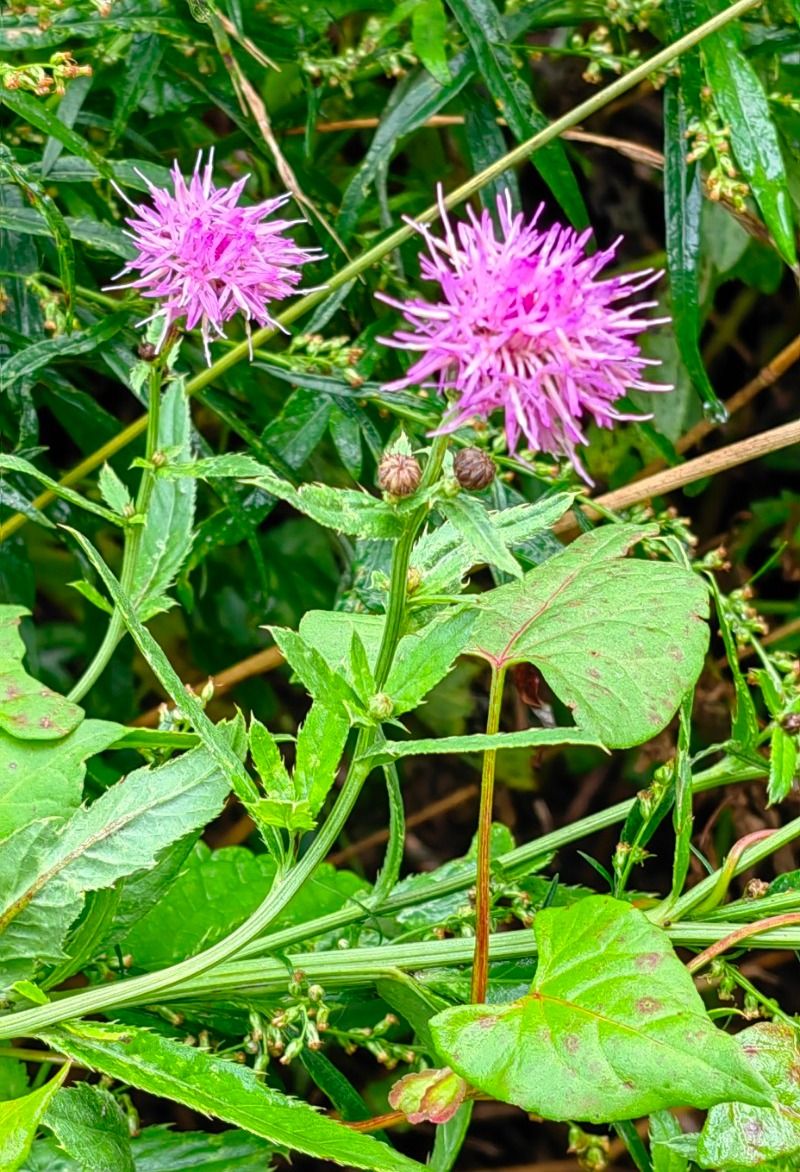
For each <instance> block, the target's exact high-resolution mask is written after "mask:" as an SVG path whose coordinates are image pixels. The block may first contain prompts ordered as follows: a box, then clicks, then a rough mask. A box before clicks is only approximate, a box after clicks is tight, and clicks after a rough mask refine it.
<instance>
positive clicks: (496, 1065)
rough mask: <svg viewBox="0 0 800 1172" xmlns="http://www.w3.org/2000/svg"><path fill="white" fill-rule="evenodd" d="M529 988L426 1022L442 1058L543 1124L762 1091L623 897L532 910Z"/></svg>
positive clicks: (661, 937) (760, 1095) (761, 1099)
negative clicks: (533, 964)
mask: <svg viewBox="0 0 800 1172" xmlns="http://www.w3.org/2000/svg"><path fill="white" fill-rule="evenodd" d="M534 930H535V933H536V943H537V946H538V952H539V964H538V968H537V970H536V978H535V980H534V982H533V985H532V986H531V989H530V992H529V993H528V994H527V995H526V996H525V997H523V998H522V999H521V1000H520V1001H516V1002H514V1003H513V1004H511V1005H507V1006H494V1005H493V1006H487V1005H464V1006H458V1007H456V1008H453V1009H446V1010H445V1011H444V1012H443V1013H440V1014H438V1015H437V1016H436V1017H434V1018H433V1019H432V1021H431V1023H430V1028H431V1032H432V1033H433V1038H434V1041H435V1042H436V1046H437V1049H438V1052H439V1055H440V1056H441V1058H442V1059H443V1060H444V1061H445V1062H446V1063H447V1064H448V1065H449V1066H450V1067H452V1069H453V1070H455V1071H457V1073H458V1074H460V1075H461V1076H462V1077H463V1078H465V1079H466V1080H467V1081H468V1082H470V1083H472V1085H473V1086H475V1087H477V1088H478V1089H479V1090H481V1091H484V1092H485V1093H486V1094H489V1095H492V1096H493V1097H494V1098H496V1099H501V1100H502V1101H503V1102H506V1103H514V1104H516V1105H517V1106H519V1107H522V1108H523V1109H524V1110H525V1111H530V1112H534V1113H536V1114H537V1115H542V1116H544V1117H545V1118H546V1119H580V1120H587V1121H589V1122H593V1123H603V1122H608V1121H609V1120H613V1119H631V1118H634V1117H636V1116H639V1115H646V1114H649V1113H651V1112H653V1111H658V1110H660V1109H662V1108H666V1107H674V1106H678V1105H684V1106H693V1107H710V1106H712V1105H713V1104H714V1103H721V1102H725V1101H728V1100H732V1099H740V1100H742V1101H743V1102H748V1103H752V1104H758V1105H760V1106H766V1105H768V1104H769V1103H770V1101H771V1094H770V1088H769V1086H768V1085H767V1084H766V1083H765V1081H764V1079H763V1078H762V1077H761V1075H760V1074H759V1073H758V1072H757V1071H756V1070H754V1069H753V1067H752V1066H751V1065H750V1064H748V1062H747V1061H746V1060H745V1057H744V1055H743V1053H742V1050H741V1047H740V1046H739V1045H737V1043H736V1040H735V1039H734V1038H732V1037H730V1035H728V1034H726V1033H723V1031H722V1030H719V1029H717V1028H716V1027H715V1026H714V1025H713V1023H712V1022H711V1021H710V1019H709V1018H708V1016H707V1015H706V1012H705V1009H704V1007H703V1002H702V1000H701V998H700V995H699V994H698V992H697V990H696V989H695V987H694V982H693V981H692V978H691V976H690V975H689V974H688V972H687V971H686V969H685V968H684V966H683V965H682V964H681V962H680V961H679V960H678V958H677V956H676V955H675V954H674V952H673V951H672V947H671V945H670V942H669V940H668V938H667V936H666V934H665V933H664V932H663V931H662V930H661V929H660V928H657V927H656V926H655V925H654V924H652V923H651V922H650V920H648V919H647V917H646V916H645V915H644V914H643V913H642V912H640V911H638V910H637V909H636V908H634V907H632V906H631V905H630V904H627V903H622V902H621V901H619V900H615V899H611V898H610V897H608V896H602V895H596V896H589V897H588V898H587V899H582V900H580V901H579V902H578V903H576V904H574V905H572V906H571V907H566V908H550V909H548V910H546V911H542V912H539V914H538V915H537V917H536V921H535V925H534Z"/></svg>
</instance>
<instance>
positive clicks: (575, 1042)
mask: <svg viewBox="0 0 800 1172" xmlns="http://www.w3.org/2000/svg"><path fill="white" fill-rule="evenodd" d="M580 1045H581V1044H580V1040H579V1038H578V1035H577V1034H567V1035H566V1036H565V1037H564V1049H565V1050H566V1051H567V1053H568V1054H577V1052H578V1050H579V1049H580Z"/></svg>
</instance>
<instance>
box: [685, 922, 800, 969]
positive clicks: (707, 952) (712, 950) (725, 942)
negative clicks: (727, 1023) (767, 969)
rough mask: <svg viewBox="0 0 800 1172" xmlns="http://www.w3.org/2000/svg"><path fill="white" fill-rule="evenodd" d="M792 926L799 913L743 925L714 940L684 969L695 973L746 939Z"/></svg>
mask: <svg viewBox="0 0 800 1172" xmlns="http://www.w3.org/2000/svg"><path fill="white" fill-rule="evenodd" d="M792 924H800V912H786V913H785V914H784V915H782V916H767V918H766V919H764V920H756V921H755V923H753V924H743V925H742V927H741V928H737V929H736V931H735V932H731V933H730V935H729V936H723V938H722V939H721V940H715V942H714V943H713V944H710V945H709V946H708V948H706V949H704V951H703V952H699V953H698V954H697V956H695V957H694V958H693V959H692V960H690V961H689V963H688V964H687V966H686V967H687V969H688V970H689V972H690V973H696V972H697V971H698V969H702V968H704V967H705V966H706V965H707V964H708V963H709V962H710V961H712V960H714V959H715V958H716V957H718V956H720V955H721V954H722V953H723V952H727V951H728V949H729V948H734V947H735V946H736V945H737V944H739V943H740V941H742V940H747V939H748V937H750V936H756V935H758V934H759V933H761V932H769V931H770V929H771V928H788V927H790V926H791V925H792Z"/></svg>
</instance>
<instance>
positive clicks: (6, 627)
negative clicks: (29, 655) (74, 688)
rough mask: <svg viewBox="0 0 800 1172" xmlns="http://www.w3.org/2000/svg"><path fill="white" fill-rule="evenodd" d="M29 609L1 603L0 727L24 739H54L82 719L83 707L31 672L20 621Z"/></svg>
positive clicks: (72, 727)
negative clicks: (27, 668) (28, 668)
mask: <svg viewBox="0 0 800 1172" xmlns="http://www.w3.org/2000/svg"><path fill="white" fill-rule="evenodd" d="M28 614H30V611H29V610H27V609H26V607H24V606H0V729H2V730H3V731H5V732H7V733H10V734H11V735H12V736H14V737H17V738H18V739H19V740H22V741H54V740H57V739H58V738H59V737H65V736H66V735H67V733H70V732H72V730H73V729H74V728H77V726H78V725H79V724H80V722H81V721H82V720H83V709H82V708H79V707H78V705H77V704H73V703H72V701H71V700H65V699H64V697H63V696H59V695H58V693H57V692H52V691H51V690H50V689H49V688H46V687H45V686H44V684H41V683H39V681H38V680H35V679H33V677H32V676H29V675H28V673H27V672H26V671H25V669H24V667H23V666H22V660H23V659H24V657H25V644H24V643H23V642H22V637H21V635H20V633H19V624H20V622H21V620H22V619H23V618H24V617H25V615H28Z"/></svg>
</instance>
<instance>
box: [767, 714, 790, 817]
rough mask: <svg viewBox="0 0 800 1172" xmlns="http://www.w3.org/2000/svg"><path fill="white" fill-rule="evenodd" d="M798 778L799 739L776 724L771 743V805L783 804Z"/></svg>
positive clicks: (768, 789)
mask: <svg viewBox="0 0 800 1172" xmlns="http://www.w3.org/2000/svg"><path fill="white" fill-rule="evenodd" d="M796 776H797V739H796V738H795V737H793V736H790V735H789V733H787V732H784V730H783V729H782V728H781V726H780V725H779V724H776V725H775V727H774V728H773V730H772V733H771V735H770V742H769V782H768V784H767V798H768V800H769V805H772V804H773V803H774V802H782V801H783V799H784V798H785V797H787V795H788V794H789V793H790V792H791V789H792V786H793V785H794V780H795V777H796Z"/></svg>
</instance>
